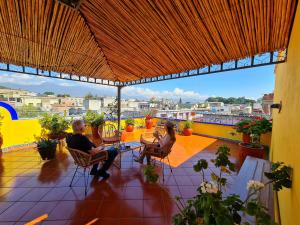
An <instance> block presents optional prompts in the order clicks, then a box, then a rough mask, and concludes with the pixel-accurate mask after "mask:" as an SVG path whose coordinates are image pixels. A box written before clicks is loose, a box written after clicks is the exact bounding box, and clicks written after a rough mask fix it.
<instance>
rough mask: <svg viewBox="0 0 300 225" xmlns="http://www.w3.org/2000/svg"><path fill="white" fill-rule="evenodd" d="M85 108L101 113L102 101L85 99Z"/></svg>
mask: <svg viewBox="0 0 300 225" xmlns="http://www.w3.org/2000/svg"><path fill="white" fill-rule="evenodd" d="M83 107H84V109H85V110H92V111H100V110H101V108H102V100H101V99H84V100H83Z"/></svg>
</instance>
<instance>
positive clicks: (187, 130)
mask: <svg viewBox="0 0 300 225" xmlns="http://www.w3.org/2000/svg"><path fill="white" fill-rule="evenodd" d="M182 133H183V135H184V136H191V135H192V134H193V129H192V128H184V129H183V132H182Z"/></svg>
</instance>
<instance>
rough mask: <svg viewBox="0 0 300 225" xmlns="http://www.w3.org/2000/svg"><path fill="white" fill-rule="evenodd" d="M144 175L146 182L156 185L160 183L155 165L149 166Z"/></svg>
mask: <svg viewBox="0 0 300 225" xmlns="http://www.w3.org/2000/svg"><path fill="white" fill-rule="evenodd" d="M144 175H145V178H146V181H147V182H149V183H156V182H157V181H158V178H159V176H158V174H157V173H156V171H155V167H154V166H153V165H147V166H145V168H144Z"/></svg>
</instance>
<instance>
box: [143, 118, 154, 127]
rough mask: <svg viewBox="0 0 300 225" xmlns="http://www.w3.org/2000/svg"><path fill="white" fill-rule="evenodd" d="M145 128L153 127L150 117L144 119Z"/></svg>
mask: <svg viewBox="0 0 300 225" xmlns="http://www.w3.org/2000/svg"><path fill="white" fill-rule="evenodd" d="M145 124H146V128H147V129H151V128H152V127H153V121H152V119H146V120H145Z"/></svg>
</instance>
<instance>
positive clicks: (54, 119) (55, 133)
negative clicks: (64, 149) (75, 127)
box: [39, 114, 70, 140]
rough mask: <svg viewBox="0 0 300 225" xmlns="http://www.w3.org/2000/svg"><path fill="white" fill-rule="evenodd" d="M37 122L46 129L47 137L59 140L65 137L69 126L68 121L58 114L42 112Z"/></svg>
mask: <svg viewBox="0 0 300 225" xmlns="http://www.w3.org/2000/svg"><path fill="white" fill-rule="evenodd" d="M39 122H40V124H41V127H42V128H43V129H45V130H46V131H47V135H48V138H49V139H58V140H60V139H63V138H65V136H66V130H67V129H68V128H69V126H70V121H68V120H67V119H66V118H65V117H64V116H61V115H58V114H53V115H51V114H44V115H43V117H42V118H41V119H40V120H39Z"/></svg>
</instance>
